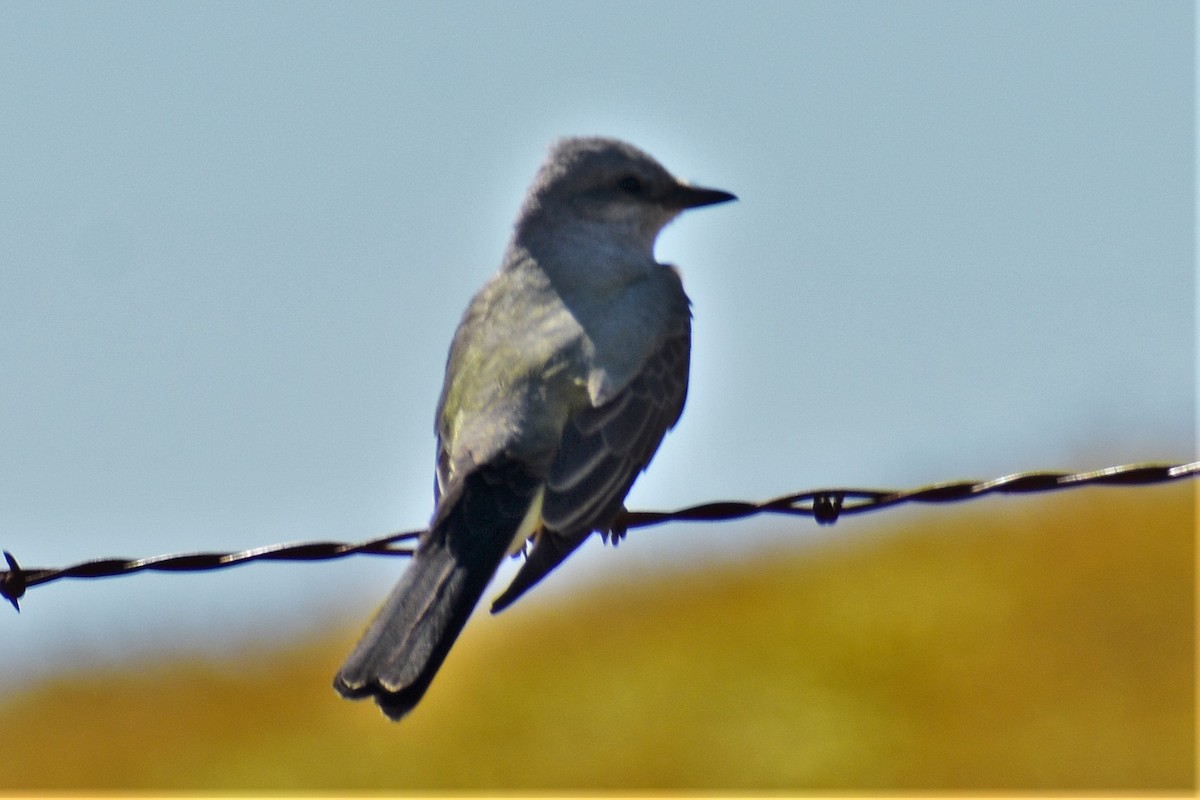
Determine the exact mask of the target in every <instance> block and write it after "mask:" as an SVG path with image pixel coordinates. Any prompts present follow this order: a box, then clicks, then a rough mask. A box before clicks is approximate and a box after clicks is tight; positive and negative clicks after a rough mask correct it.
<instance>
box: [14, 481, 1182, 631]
mask: <svg viewBox="0 0 1200 800" xmlns="http://www.w3.org/2000/svg"><path fill="white" fill-rule="evenodd" d="M1197 475H1200V461H1193V462H1191V463H1189V464H1177V465H1172V464H1126V465H1124V466H1119V467H1105V468H1103V469H1098V470H1093V471H1091V472H1075V473H1069V472H1019V473H1014V474H1012V475H1004V476H1002V477H999V478H995V479H993V480H989V481H953V482H948V483H938V484H933V485H931V486H926V487H923V488H920V489H911V490H908V491H896V490H879V489H821V490H817V491H811V492H801V493H799V494H792V495H785V496H783V497H776V498H774V499H771V500H766V501H764V502H760V503H750V502H731V501H725V502H715V503H704V504H702V505H697V506H690V507H688V508H681V509H678V510H676V511H622V512H621V513H620V514H619V515H618V516H617V519H616V520H615V521H614V522H613V525H612V529H611V530H610V531H609V533H610V534H612V535H613V536H614V537H616V538H619V537H621V536H624V534H625V531H627V530H629V529H631V528H648V527H650V526H653V525H661V524H662V523H664V522H723V521H728V520H735V519H743V518H745V517H752V516H757V515H759V514H787V515H791V516H804V517H812V518H813V519H814V520H816V522H817V524H819V525H832V524H833V523H834V522H837V520H838V519H840V518H841V517H842V516H843V515H845V514H860V513H863V512H867V511H878V510H880V509H884V508H891V507H893V506H897V505H900V504H902V503H955V502H959V501H962V500H971V499H974V498H976V497H982V496H984V495H987V494H993V493H999V494H1028V493H1034V492H1048V491H1053V490H1058V489H1071V488H1076V487H1080V486H1089V485H1099V486H1143V485H1146V484H1154V483H1167V482H1169V481H1176V480H1182V479H1185V478H1194V477H1196V476H1197ZM422 533H424V531H405V532H403V533H391V534H387V535H385V536H381V537H379V538H376V539H370V540H368V541H365V542H358V543H348V542H334V541H324V542H294V543H281V544H272V545H267V546H265V547H255V548H252V549H250V550H240V551H238V552H233V553H176V554H168V555H160V556H151V557H149V558H139V559H128V558H103V559H96V560H93V561H84V562H81V563H79V564H74V565H72V566H69V567H62V568H60V569H44V568H42V569H24V568H22V567H21V566H20V565H19V564H18V562H17V559H16V557H15V556H13V554H12V553H10V552H8V551H7V550H5V551H3V552H4V558H5V560H6V561H7V562H8V569H7V570H0V597H3V598H4V599H5V600H7V601H8V602H9V603H11V604H12V606H13V608H15V609H16V610H17V611H18V612H19V611H20V610H21V607H20V605H19V602H18V601H19V600H20V599H21V598H22V597H23V596H24V595H25V592H26V590H27V589H28V588H29V587H32V586H38V585H40V584H43V583H50V582H51V581H56V580H59V579H61V578H106V577H112V576H116V575H128V574H131V573H134V572H142V571H145V570H148V571H152V572H197V571H203V570H214V569H223V568H225V567H232V566H236V565H238V564H246V563H249V562H251V561H328V560H331V559H335V558H344V557H346V556H353V555H362V554H366V555H387V556H411V555H412V554H413V546H411V545H409V546H398V545H399V544H400V543H402V542H411V541H412V540H414V539H416V538H418V537H419V536H420V535H421V534H422Z"/></svg>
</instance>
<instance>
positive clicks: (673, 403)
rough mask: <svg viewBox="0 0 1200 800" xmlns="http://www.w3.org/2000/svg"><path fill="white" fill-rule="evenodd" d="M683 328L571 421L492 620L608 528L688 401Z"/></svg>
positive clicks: (688, 347) (686, 341) (686, 337)
mask: <svg viewBox="0 0 1200 800" xmlns="http://www.w3.org/2000/svg"><path fill="white" fill-rule="evenodd" d="M690 352H691V333H690V330H689V328H686V327H685V328H684V330H683V331H681V332H679V333H677V334H675V335H673V336H670V337H668V338H666V339H665V340H664V341H663V343H662V345H661V346H660V347H659V348H658V349H657V350H656V351H655V352H654V353H652V354H651V355H650V357H649V358H647V360H646V363H645V365H644V366H643V367H642V369H641V371H639V372H638V373H637V374H636V375H635V376H634V378H633V379H632V380H631V381H630V382H629V383H628V385H626V387H625V388H624V389H622V390H621V391H620V392H619V393H617V395H616V396H615V397H613V399H612V400H610V401H609V402H607V403H605V404H604V405H602V406H596V407H589V408H586V409H584V410H582V411H580V412H578V413H577V414H575V415H574V416H573V417H571V418H570V419H569V420H568V421H567V424H566V427H565V428H564V430H563V436H562V442H561V444H560V446H559V450H558V454H557V455H556V457H555V459H554V461H553V462H552V464H551V466H550V471H549V475H548V477H547V479H546V484H545V496H544V499H543V503H542V527H543V532H542V534H541V535H540V536H538V537H537V539H536V540H535V542H534V546H533V549H532V550H531V551H530V553H529V556H528V558H526V560H525V563H524V564H523V565H522V566H521V569H520V570H519V571H518V572H517V575H516V577H515V578H513V582H512V583H511V584H510V585H509V587H508V588H507V589H506V590H505V591H504V593H503V594H501V595H500V596H499V597H497V598H496V600H495V602H494V603H493V604H492V612H493V613H495V612H498V611H501V610H503V609H504V608H505V607H506V606H508V605H510V604H511V603H512V602H513V601H514V600H516V599H517V598H518V597H520V596H521V595H522V594H523V593H524V592H525V591H526V590H528V589H529V588H530V587H531V586H533V585H534V584H535V583H537V582H538V581H540V580H541V579H542V578H543V577H545V575H546V574H547V573H548V572H550V570H552V569H554V568H555V567H556V566H558V564H559V563H560V562H561V561H562V560H563V559H564V558H566V557H567V556H568V555H569V554H570V553H571V552H572V551H573V550H574V549H575V548H576V547H578V546H579V545H580V544H582V543H583V541H584V540H585V539H586V538H587V537H588V535H589V534H590V533H591V532H592V531H593V530H597V529H603V528H606V527H608V526H609V525H611V524H612V521H613V519H614V518H615V517H616V515H617V513H618V512H619V511H620V510H621V505H622V503H623V502H624V500H625V495H626V494H627V493H628V492H629V488H630V487H631V486H632V485H633V482H634V480H635V479H636V478H637V476H638V473H640V472H641V471H642V470H643V469H645V468H646V465H647V464H649V463H650V459H651V457H653V455H654V452H655V451H656V450H657V449H658V445H659V443H660V442H661V441H662V438H663V435H664V434H665V433H666V432H667V431H668V430H669V429H670V428H671V427H673V426H674V425H675V423H676V422H677V421H678V420H679V415H680V414H681V413H682V412H683V404H684V401H685V400H686V398H687V385H688V362H689V356H690Z"/></svg>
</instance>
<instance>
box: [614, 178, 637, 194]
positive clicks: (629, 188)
mask: <svg viewBox="0 0 1200 800" xmlns="http://www.w3.org/2000/svg"><path fill="white" fill-rule="evenodd" d="M617 188H618V189H620V190H621V191H622V192H625V193H626V194H632V195H637V196H639V197H640V196H641V194H642V188H643V187H642V181H641V179H640V178H638V177H637V176H636V175H626V176H625V177H624V178H621V180H619V181H617Z"/></svg>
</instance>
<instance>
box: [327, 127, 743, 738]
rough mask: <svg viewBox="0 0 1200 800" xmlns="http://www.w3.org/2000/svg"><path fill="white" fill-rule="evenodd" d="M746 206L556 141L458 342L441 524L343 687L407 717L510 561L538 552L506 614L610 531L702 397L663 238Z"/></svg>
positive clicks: (445, 399) (644, 162) (604, 152)
mask: <svg viewBox="0 0 1200 800" xmlns="http://www.w3.org/2000/svg"><path fill="white" fill-rule="evenodd" d="M736 199H737V198H736V197H735V196H734V195H733V194H731V193H729V192H726V191H722V190H720V189H711V188H704V187H701V186H696V185H693V184H691V183H688V182H685V181H682V180H680V179H678V178H676V177H674V176H673V175H672V174H671V173H670V172H668V171H667V169H666V168H665V167H663V166H662V165H661V164H659V163H658V162H657V161H656V160H654V158H652V157H651V156H649V155H648V154H646V153H645V152H643V151H642V150H639V149H638V148H636V147H634V146H633V145H631V144H628V143H626V142H624V141H621V140H618V139H612V138H605V137H570V138H564V139H560V140H558V141H557V142H555V143H554V144H553V145H552V146H551V148H550V151H549V153H548V154H547V156H546V159H545V161H544V162H543V163H542V165H541V166H540V168H539V169H538V171H537V173H536V175H535V177H534V180H533V183H532V185H531V186H530V188H529V190H528V192H527V193H526V195H525V198H524V201H523V203H522V205H521V208H520V211H519V213H518V216H517V219H516V222H515V224H514V225H513V231H512V236H511V239H510V240H509V243H508V246H507V248H506V249H505V252H504V257H503V260H502V262H501V268H500V270H499V272H497V273H496V274H495V275H494V276H493V277H492V278H491V279H490V280H489V281H488V282H487V283H486V284H485V285H484V286H483V288H482V289H480V291H479V292H478V293H477V294H476V295H475V296H474V298H473V299H472V300H471V301H470V303H469V304H468V306H467V309H466V311H465V313H464V314H463V317H462V320H461V322H460V324H459V326H458V329H457V330H456V332H455V334H454V338H453V341H452V343H451V346H450V353H449V357H448V359H447V362H446V373H445V379H444V383H443V386H442V391H441V396H440V398H439V401H438V406H437V413H436V425H435V428H436V435H437V464H436V470H435V472H436V477H435V485H434V512H433V515H432V518H431V520H430V524H429V526H428V528H427V529H425V530H424V531H423V532H422V534H421V536H420V538H419V540H418V544H417V547H416V550H415V553H414V555H413V558H412V560H411V562H410V563H409V565H408V566H407V567H406V569H405V571H404V573H403V575H402V576H401V578H400V580H399V582H398V583H397V584H396V586H395V588H394V589H393V590H392V592H391V594H390V595H389V596H388V597H387V599H386V601H385V602H384V604H383V605H382V606H381V607H380V609H379V611H378V612H377V614H376V615H375V617H374V618H373V619H372V621H371V622H370V624H369V626H368V627H367V629H366V631H365V632H364V634H363V635H362V638H361V639H360V641H359V642H358V644H357V645H356V646H355V648H354V650H353V651H352V652H351V654H350V655H349V657H348V658H347V659H346V661H345V663H344V664H343V666H342V667H341V669H340V670H339V671H338V673H337V675H336V677H335V678H334V687H335V689H336V690H337V691H338V692H339V693H340V694H341V695H342V696H344V697H347V698H350V699H361V698H368V697H370V698H374V700H375V701H376V703H377V704H378V705H379V707H380V708H381V709H382V711H383V712H384V714H386V715H387V716H388V717H389V718H391V719H393V720H399V719H401V718H402V717H404V716H405V715H406V714H408V713H409V712H410V711H411V710H412V709H413V708H414V707H415V706H416V705H417V703H418V702H419V701H420V700H421V698H422V697H423V696H424V695H425V692H426V690H427V689H428V688H429V685H430V683H431V682H432V681H433V679H434V676H435V675H436V673H437V671H438V669H439V668H440V667H441V665H442V663H443V661H444V660H445V658H446V656H447V654H448V653H449V651H450V649H451V647H452V646H453V644H454V642H455V640H456V639H457V638H458V636H459V634H460V633H461V631H462V629H463V626H464V625H465V624H466V622H467V619H468V617H469V616H470V615H471V613H472V611H473V610H474V608H475V606H476V605H477V604H478V603H479V601H480V599H481V598H482V596H483V594H484V592H485V591H486V589H487V586H488V584H489V583H490V582H491V580H492V578H493V576H494V575H495V573H496V571H497V569H498V568H499V566H500V564H501V563H503V561H504V559H505V557H506V556H507V555H518V554H521V553H525V556H526V557H525V560H524V563H523V564H522V565H521V566H520V568H519V569H518V571H517V573H516V576H515V577H514V578H513V580H512V582H511V584H510V585H509V586H508V588H507V589H505V590H504V591H503V592H502V593H501V594H500V595H499V596H498V597H497V598H496V599H495V600H494V601H493V603H492V608H491V610H492V612H493V613H496V612H499V611H501V610H503V609H504V608H506V607H508V606H509V605H511V604H512V603H513V602H514V601H515V600H517V598H519V597H520V596H521V595H523V594H524V593H525V592H526V591H528V590H529V589H530V588H531V587H532V586H534V585H535V584H536V583H538V582H539V581H540V580H542V579H543V578H544V577H546V575H547V574H548V573H549V572H550V571H552V570H553V569H555V568H556V567H557V566H558V565H559V564H560V563H561V562H562V561H563V559H565V558H566V557H567V556H568V555H570V554H571V553H572V552H573V551H574V550H575V549H576V548H578V547H579V546H580V545H581V544H582V543H583V542H584V541H585V540H586V539H587V538H588V537H589V536H590V535H591V534H592V533H593V532H599V533H600V534H601V535H605V534H607V533H609V532H611V531H612V528H613V525H614V522H615V521H616V520H617V518H618V515H619V514H621V513H622V512H623V511H624V500H625V496H626V494H627V493H628V492H629V490H630V487H632V485H633V483H634V481H635V480H636V479H637V477H638V475H639V474H640V473H641V472H642V471H643V470H644V469H645V468H646V467H647V465H648V464H649V463H650V459H651V458H652V457H653V456H654V453H655V451H656V450H657V449H658V446H659V444H660V443H661V441H662V439H663V436H664V434H665V433H666V432H667V431H668V430H669V429H670V428H672V427H674V425H675V423H676V422H677V421H678V420H679V418H680V415H681V414H682V412H683V406H684V402H685V400H686V397H687V390H688V372H689V361H690V357H691V301H690V300H689V298H688V296H687V294H686V293H685V292H684V289H683V283H682V279H681V277H680V273H679V271H678V270H677V269H676V268H675V267H673V266H670V265H666V264H660V263H659V262H658V261H657V260H656V259H655V256H654V243H655V239H656V237H657V236H658V234H659V232H660V231H661V230H662V229H663V228H664V227H665V226H666V225H667V223H669V222H670V221H671V220H673V219H674V218H675V217H676V216H678V215H679V214H680V213H681V212H682V211H684V210H686V209H692V208H698V207H701V206H710V205H715V204H718V203H724V202H727V201H730V200H736Z"/></svg>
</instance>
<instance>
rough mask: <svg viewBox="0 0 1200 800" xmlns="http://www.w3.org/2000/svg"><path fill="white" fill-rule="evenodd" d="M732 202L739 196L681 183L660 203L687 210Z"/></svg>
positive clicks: (668, 206)
mask: <svg viewBox="0 0 1200 800" xmlns="http://www.w3.org/2000/svg"><path fill="white" fill-rule="evenodd" d="M730 200H737V195H735V194H730V193H729V192H724V191H721V190H720V189H705V188H704V187H703V186H692V185H691V184H687V183H680V184H677V185H676V186H675V188H673V189H671V191H669V192H668V193H667V194H666V195H665V196H664V197H662V198H661V200H660V201H659V202H661V203H662V204H663V205H664V206H666V207H667V208H678V209H685V208H699V207H700V206H714V205H716V204H717V203H727V202H729V201H730Z"/></svg>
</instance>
